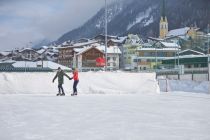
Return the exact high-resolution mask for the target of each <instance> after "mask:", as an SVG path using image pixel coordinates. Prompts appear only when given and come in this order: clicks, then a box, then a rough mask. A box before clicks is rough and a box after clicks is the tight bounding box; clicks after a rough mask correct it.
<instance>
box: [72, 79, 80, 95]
mask: <svg viewBox="0 0 210 140" xmlns="http://www.w3.org/2000/svg"><path fill="white" fill-rule="evenodd" d="M78 83H79V80H75V81H74V84H73V90H74V93H77V84H78Z"/></svg>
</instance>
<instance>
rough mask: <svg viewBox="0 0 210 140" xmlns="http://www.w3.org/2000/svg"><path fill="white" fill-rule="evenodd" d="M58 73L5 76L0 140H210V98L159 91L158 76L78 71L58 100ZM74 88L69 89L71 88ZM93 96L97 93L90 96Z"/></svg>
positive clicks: (0, 102) (0, 95) (2, 77)
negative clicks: (75, 87)
mask: <svg viewBox="0 0 210 140" xmlns="http://www.w3.org/2000/svg"><path fill="white" fill-rule="evenodd" d="M54 74H55V73H45V74H44V73H1V75H0V80H1V83H0V89H1V91H0V140H58V139H59V140H209V139H210V133H209V130H210V117H209V116H210V109H209V108H210V95H209V94H196V93H183V92H172V93H159V92H158V91H159V90H158V89H159V88H158V87H157V82H156V81H155V79H154V78H155V74H153V73H151V74H149V73H147V74H143V73H139V74H137V73H121V72H119V73H103V72H99V73H80V83H79V89H80V90H79V96H77V97H71V96H69V93H71V85H72V81H68V80H67V79H65V89H66V91H67V93H68V95H67V96H65V97H56V96H55V94H56V93H57V89H56V85H57V84H56V83H54V84H53V83H52V82H51V81H52V78H53V76H54ZM69 85H70V86H69ZM92 93H94V94H92Z"/></svg>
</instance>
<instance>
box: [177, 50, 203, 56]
mask: <svg viewBox="0 0 210 140" xmlns="http://www.w3.org/2000/svg"><path fill="white" fill-rule="evenodd" d="M187 51H191V52H195V53H197V54H199V55H205V54H204V53H202V52H198V51H195V50H191V49H186V50H183V51H181V52H179V54H180V53H184V52H187Z"/></svg>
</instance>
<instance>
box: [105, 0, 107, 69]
mask: <svg viewBox="0 0 210 140" xmlns="http://www.w3.org/2000/svg"><path fill="white" fill-rule="evenodd" d="M105 60H106V61H105V62H106V63H105V71H107V0H105Z"/></svg>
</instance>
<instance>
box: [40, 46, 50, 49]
mask: <svg viewBox="0 0 210 140" xmlns="http://www.w3.org/2000/svg"><path fill="white" fill-rule="evenodd" d="M41 48H43V49H48V48H49V47H48V46H42V47H41Z"/></svg>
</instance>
